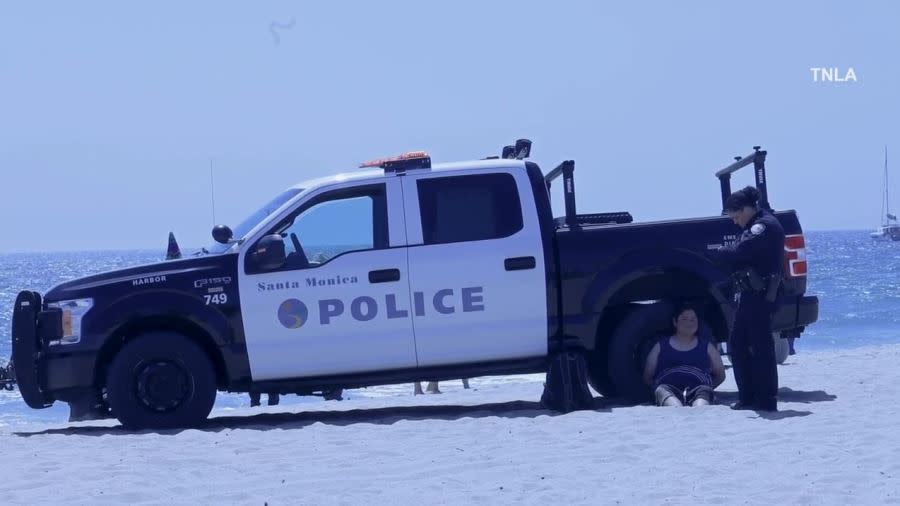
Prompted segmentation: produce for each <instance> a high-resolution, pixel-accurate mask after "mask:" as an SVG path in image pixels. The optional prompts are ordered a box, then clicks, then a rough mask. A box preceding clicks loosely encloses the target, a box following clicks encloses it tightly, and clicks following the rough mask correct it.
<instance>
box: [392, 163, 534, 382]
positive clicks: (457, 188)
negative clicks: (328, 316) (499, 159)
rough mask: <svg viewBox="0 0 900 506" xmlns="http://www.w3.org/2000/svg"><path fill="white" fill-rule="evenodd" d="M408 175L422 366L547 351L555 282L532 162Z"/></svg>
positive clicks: (411, 269) (416, 327) (416, 323)
mask: <svg viewBox="0 0 900 506" xmlns="http://www.w3.org/2000/svg"><path fill="white" fill-rule="evenodd" d="M402 179H403V194H404V198H405V200H406V207H405V209H406V213H407V215H406V225H407V238H408V242H409V244H410V247H409V274H410V276H409V282H410V288H411V292H412V293H411V295H412V307H413V309H412V312H413V326H414V331H415V337H416V351H417V354H418V361H419V367H427V366H436V365H445V364H461V363H467V362H485V361H494V360H507V359H517V358H531V357H538V356H543V355H546V354H547V298H546V297H547V286H546V283H547V281H546V276H545V271H544V255H543V249H542V248H543V246H542V242H541V235H540V227H539V223H538V215H537V210H536V209H535V205H534V199H533V198H532V197H530V195H531V193H530V192H531V187H530V185H529V182H528V178H527V175H526V173H525V171H524V170H518V169H510V170H508V171H505V170H503V169H499V170H484V171H478V172H473V171H471V170H470V171H466V172H456V173H453V172H435V173H431V172H429V173H422V174H414V173H410V174H408V175H407V176H406V177H403V178H402Z"/></svg>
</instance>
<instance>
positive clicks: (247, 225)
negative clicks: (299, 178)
mask: <svg viewBox="0 0 900 506" xmlns="http://www.w3.org/2000/svg"><path fill="white" fill-rule="evenodd" d="M302 191H303V189H302V188H291V189H290V190H287V191H285V192H284V193H281V194H280V195H278V196H277V197H275V198H274V199H272V200H270V201H269V202H267V203H266V205H264V206H262V207H261V208H259V209H258V210H257V211H256V212H254V213H253V214H251V215H250V216H248V217H247V218H246V219H245V220H244V221H242V222H241V223H240V224H238V226H236V227H234V229H232V230H233V232H234V236H233V237H234V238H235V240H238V239H243V237H244V236H245V235H247V234H248V233H249V232H250V231H251V230H253V227H255V226H256V225H258V224H259V223H260V222H261V221H263V220H264V219H266V217H267V216H269V215H270V214H272V213H274V212H275V211H277V210H278V209H279V208H280V207H281V206H283V205H284V204H285V203H287V202H288V201H289V200H291V199H292V198H294V197H296V196H297V195H298V194H300V192H302ZM230 247H231V245H230V244H220V243H213V245H212V246H210V247H209V250H208V251H209V252H210V253H224V252H225V251H227V250H228V248H230Z"/></svg>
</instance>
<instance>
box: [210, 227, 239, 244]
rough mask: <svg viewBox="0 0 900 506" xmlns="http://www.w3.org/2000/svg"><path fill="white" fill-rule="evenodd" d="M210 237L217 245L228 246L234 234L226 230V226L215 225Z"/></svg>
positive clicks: (228, 229)
mask: <svg viewBox="0 0 900 506" xmlns="http://www.w3.org/2000/svg"><path fill="white" fill-rule="evenodd" d="M212 236H213V239H214V240H215V241H216V242H217V243H220V244H228V242H229V241H231V238H232V237H234V232H232V231H231V229H230V228H228V225H216V226H215V227H213V229H212Z"/></svg>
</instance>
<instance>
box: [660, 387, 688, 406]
mask: <svg viewBox="0 0 900 506" xmlns="http://www.w3.org/2000/svg"><path fill="white" fill-rule="evenodd" d="M653 395H654V396H655V397H656V405H657V406H684V404H683V403H682V402H681V399H679V398H678V396H677V395H675V393H674V392H672V390H671V389H670V388H669V387H667V386H665V385H660V386H658V387H656V391H655V392H653Z"/></svg>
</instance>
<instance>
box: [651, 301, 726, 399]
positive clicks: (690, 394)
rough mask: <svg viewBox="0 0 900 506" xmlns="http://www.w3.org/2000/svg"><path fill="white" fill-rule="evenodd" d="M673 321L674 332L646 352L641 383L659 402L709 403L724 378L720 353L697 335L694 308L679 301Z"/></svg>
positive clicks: (697, 325) (723, 367)
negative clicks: (650, 390)
mask: <svg viewBox="0 0 900 506" xmlns="http://www.w3.org/2000/svg"><path fill="white" fill-rule="evenodd" d="M672 323H673V324H674V326H675V335H673V336H670V337H664V338H662V339H660V340H659V342H658V343H656V344H655V345H654V346H653V349H651V350H650V354H649V355H647V363H646V365H645V367H644V383H646V384H647V385H650V386H651V387H652V388H653V394H654V396H655V397H656V404H657V405H659V406H685V405H688V406H704V405H707V404H711V403H712V400H713V390H714V389H715V388H716V387H717V386H719V385H721V384H722V382H723V381H725V366H724V364H722V356H721V355H719V350H718V349H717V348H716V347H715V346H713V344H712V343H710V342H708V341H706V340H705V339H701V338H699V337H697V329H698V327H699V324H698V320H697V311H696V310H695V309H694V308H693V307H691V306H690V305H687V304H685V305H682V306H680V307H679V308H678V310H677V311H676V313H675V315H674V318H673V320H672Z"/></svg>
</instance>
